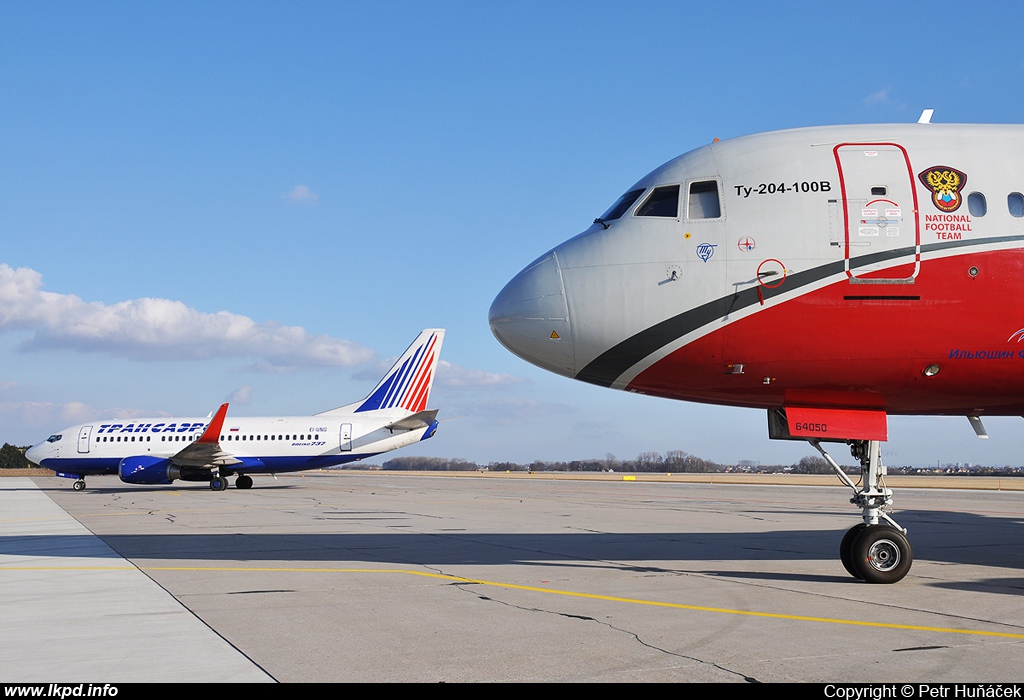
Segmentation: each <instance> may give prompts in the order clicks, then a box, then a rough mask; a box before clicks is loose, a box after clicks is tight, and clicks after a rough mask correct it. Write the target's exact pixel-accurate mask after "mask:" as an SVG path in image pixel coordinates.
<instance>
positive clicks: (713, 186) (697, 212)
mask: <svg viewBox="0 0 1024 700" xmlns="http://www.w3.org/2000/svg"><path fill="white" fill-rule="evenodd" d="M721 216H722V202H721V200H720V199H719V198H718V182H717V181H716V180H700V181H696V182H691V183H690V196H689V202H688V205H687V212H686V218H687V219H717V218H719V217H721Z"/></svg>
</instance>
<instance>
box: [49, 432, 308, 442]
mask: <svg viewBox="0 0 1024 700" xmlns="http://www.w3.org/2000/svg"><path fill="white" fill-rule="evenodd" d="M138 437H139V440H138V441H139V442H150V438H151V436H150V435H139V436H138ZM261 437H262V439H263V440H312V439H313V436H312V435H262V436H260V435H233V434H228V435H221V436H220V439H221V441H222V442H223V441H224V440H260V439H261ZM143 438H145V439H143ZM58 439H60V438H58ZM198 439H199V436H198V435H161V436H160V442H195V441H196V440H198ZM54 442H56V441H54ZM96 442H135V436H134V435H125V436H124V439H123V440H122V437H121V436H120V435H117V436H113V435H111V436H107V435H103V436H99V435H97V436H96Z"/></svg>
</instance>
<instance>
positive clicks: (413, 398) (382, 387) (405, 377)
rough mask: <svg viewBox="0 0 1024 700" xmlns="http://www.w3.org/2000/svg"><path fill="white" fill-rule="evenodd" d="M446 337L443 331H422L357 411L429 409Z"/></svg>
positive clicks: (416, 410) (415, 410) (417, 410)
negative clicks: (428, 402)
mask: <svg viewBox="0 0 1024 700" xmlns="http://www.w3.org/2000/svg"><path fill="white" fill-rule="evenodd" d="M443 338H444V331H442V330H437V329H433V330H425V331H423V332H422V333H420V335H419V337H418V338H416V340H415V341H414V342H413V344H412V345H410V346H409V349H408V350H406V351H405V354H403V355H402V356H401V357H400V358H398V361H397V362H396V363H395V364H394V366H393V367H392V368H391V369H390V370H389V371H388V373H387V374H386V375H384V379H382V380H381V381H380V383H379V384H378V385H377V386H376V388H374V390H373V391H372V392H371V393H370V395H369V396H368V397H367V398H366V400H365V401H363V403H362V404H360V406H359V408H357V409H356V413H359V412H361V411H376V410H378V409H382V408H404V409H406V410H407V411H411V412H413V413H418V412H419V411H424V410H426V408H427V400H428V399H429V398H430V387H431V385H432V384H433V383H434V372H435V371H436V370H437V361H438V360H437V358H438V355H439V354H440V351H441V342H442V339H443Z"/></svg>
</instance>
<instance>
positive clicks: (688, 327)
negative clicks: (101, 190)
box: [570, 236, 1024, 387]
mask: <svg viewBox="0 0 1024 700" xmlns="http://www.w3.org/2000/svg"><path fill="white" fill-rule="evenodd" d="M1012 241H1024V236H993V237H991V238H979V239H975V240H969V241H965V240H960V241H944V242H942V243H929V244H927V245H923V246H921V252H922V253H926V252H932V251H937V250H947V249H949V248H966V247H968V246H982V245H991V244H993V243H1009V242H1012ZM915 252H916V249H915V248H914V247H910V248H897V249H895V250H889V251H883V252H879V253H872V254H870V255H863V256H860V257H856V258H851V259H850V266H851V268H858V267H863V266H865V265H871V264H874V263H877V262H882V261H885V260H894V259H896V258H901V257H904V256H908V255H913V254H914V253H915ZM845 269H846V261H845V259H844V260H836V261H834V262H830V263H826V264H825V265H820V266H818V267H815V268H811V269H810V270H805V271H804V272H798V273H796V274H794V275H789V276H787V277H786V284H785V285H781V286H779V287H774V288H771V287H761V295H762V296H763V297H764V298H765V299H766V300H767V299H771V298H772V297H774V296H777V295H779V294H789V293H790V292H792V291H794V290H796V289H799V288H800V287H805V286H807V285H809V284H813V283H814V282H817V281H819V280H822V279H825V278H826V277H831V276H832V275H838V274H840V273H841V272H843V271H844V270H845ZM759 303H761V300H760V298H759V297H758V294H757V287H751V288H750V289H744V290H742V291H739V292H736V293H734V294H730V295H729V296H724V297H721V298H719V299H715V300H714V301H709V302H707V303H706V304H701V305H700V306H698V307H695V308H693V309H690V310H689V311H684V312H683V313H681V314H678V315H676V316H672V317H671V318H667V319H665V320H664V321H661V322H659V323H656V324H654V325H653V326H651V327H650V328H647V329H645V330H642V331H640V332H639V333H637V334H635V335H633V336H632V337H630V338H627V339H626V340H623V341H622V342H621V343H618V344H617V345H615V346H613V347H611V348H609V349H608V350H605V351H604V352H603V353H601V354H600V355H598V356H597V357H596V358H594V359H593V360H591V361H590V363H589V364H588V365H587V366H586V367H584V368H583V369H581V370H580V371H579V372H577V373H576V377H575V378H576V379H579V380H580V381H584V382H589V383H590V384H596V385H598V386H603V387H609V386H611V385H612V384H613V383H615V380H616V379H618V378H619V377H620V376H622V374H623V373H624V372H626V370H628V369H629V368H630V367H632V366H633V365H635V364H636V363H637V362H640V361H641V360H643V359H644V358H645V357H648V356H649V355H651V354H652V353H655V352H657V351H658V350H659V349H661V348H663V347H665V346H666V345H668V344H669V343H672V342H674V341H676V340H678V339H679V338H681V337H683V336H684V335H686V334H688V333H692V332H693V331H695V330H697V329H698V328H701V327H702V326H705V325H707V324H709V323H711V322H712V321H716V320H718V319H720V318H724V317H725V316H727V315H729V314H730V313H735V312H736V311H739V310H740V309H745V308H747V307H748V306H753V305H755V304H759ZM570 323H571V321H570Z"/></svg>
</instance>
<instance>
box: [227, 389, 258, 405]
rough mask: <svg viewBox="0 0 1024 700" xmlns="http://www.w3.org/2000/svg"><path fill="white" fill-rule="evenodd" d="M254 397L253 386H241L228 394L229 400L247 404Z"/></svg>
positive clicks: (233, 402) (229, 401) (234, 402)
mask: <svg viewBox="0 0 1024 700" xmlns="http://www.w3.org/2000/svg"><path fill="white" fill-rule="evenodd" d="M251 399H252V387H251V386H248V385H246V386H241V387H238V388H237V389H235V390H234V391H232V392H231V393H230V394H228V398H227V402H228V403H232V404H241V405H243V406H244V405H245V404H247V403H249V401H250V400H251Z"/></svg>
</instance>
